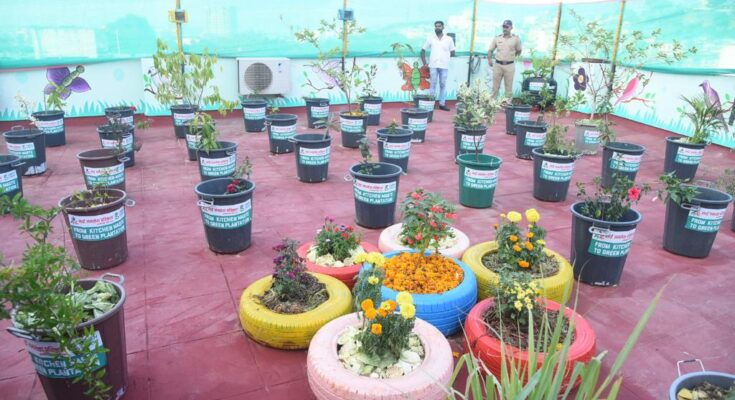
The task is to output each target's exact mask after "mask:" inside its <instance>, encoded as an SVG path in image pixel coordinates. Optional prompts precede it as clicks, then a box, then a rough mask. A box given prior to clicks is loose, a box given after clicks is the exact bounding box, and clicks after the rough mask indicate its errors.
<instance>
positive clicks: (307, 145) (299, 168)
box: [291, 133, 332, 183]
mask: <svg viewBox="0 0 735 400" xmlns="http://www.w3.org/2000/svg"><path fill="white" fill-rule="evenodd" d="M291 140H293V143H294V149H295V152H296V157H295V159H296V176H297V177H298V178H299V180H300V181H301V182H309V183H313V182H324V181H326V180H327V176H328V175H329V155H330V152H331V145H332V138H331V137H327V138H326V139H325V138H324V135H322V134H321V133H304V134H300V135H296V136H294V137H293V139H291Z"/></svg>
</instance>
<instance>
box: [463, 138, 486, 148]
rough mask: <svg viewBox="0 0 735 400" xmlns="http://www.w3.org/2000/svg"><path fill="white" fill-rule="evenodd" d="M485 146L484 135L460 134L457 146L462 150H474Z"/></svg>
mask: <svg viewBox="0 0 735 400" xmlns="http://www.w3.org/2000/svg"><path fill="white" fill-rule="evenodd" d="M483 147H485V135H477V136H475V135H462V137H461V139H460V142H459V148H460V149H462V150H475V149H478V150H480V149H482V148H483Z"/></svg>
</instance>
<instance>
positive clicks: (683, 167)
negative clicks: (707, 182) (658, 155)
mask: <svg viewBox="0 0 735 400" xmlns="http://www.w3.org/2000/svg"><path fill="white" fill-rule="evenodd" d="M706 146H707V144H706V143H701V144H689V143H686V142H680V141H679V138H677V137H667V138H666V158H665V159H664V173H669V172H673V173H674V175H675V176H676V177H677V178H679V179H682V180H693V179H694V176H695V175H697V168H698V167H699V163H700V162H701V161H702V156H703V155H704V148H705V147H706Z"/></svg>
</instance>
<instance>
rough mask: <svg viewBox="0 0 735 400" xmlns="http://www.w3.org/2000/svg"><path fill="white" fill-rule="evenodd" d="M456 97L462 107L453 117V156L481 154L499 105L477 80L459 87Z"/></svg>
mask: <svg viewBox="0 0 735 400" xmlns="http://www.w3.org/2000/svg"><path fill="white" fill-rule="evenodd" d="M457 96H458V97H459V98H460V99H461V101H462V105H463V106H462V108H461V109H458V110H457V114H456V115H455V117H454V156H455V157H457V156H458V155H460V154H466V153H482V150H483V148H484V147H485V136H486V133H487V128H488V127H489V126H492V125H493V124H495V115H496V113H497V112H498V110H499V109H500V103H499V102H498V101H497V100H496V99H493V97H492V95H491V94H490V92H489V91H488V90H486V89H485V88H483V85H482V83H481V82H480V80H479V79H478V80H477V81H475V84H474V85H470V86H468V85H465V84H462V85H460V87H459V90H458V91H457Z"/></svg>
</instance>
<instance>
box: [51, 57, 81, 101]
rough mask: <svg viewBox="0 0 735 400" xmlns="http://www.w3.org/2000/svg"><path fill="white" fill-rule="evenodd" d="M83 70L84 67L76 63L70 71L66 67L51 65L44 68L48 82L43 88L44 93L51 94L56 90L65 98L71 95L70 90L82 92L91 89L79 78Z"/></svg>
mask: <svg viewBox="0 0 735 400" xmlns="http://www.w3.org/2000/svg"><path fill="white" fill-rule="evenodd" d="M83 72H84V67H83V66H81V65H77V67H76V68H75V69H74V71H70V70H69V68H67V67H52V68H49V69H47V70H46V77H47V78H48V84H47V85H46V87H45V88H44V89H43V93H44V94H47V95H48V94H51V93H54V92H55V91H57V90H58V94H59V97H61V99H62V100H66V99H68V98H69V96H71V94H72V92H74V93H82V92H86V91H88V90H92V88H91V87H90V86H89V83H87V81H85V80H84V78H80V77H79V75H81V74H82V73H83Z"/></svg>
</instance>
